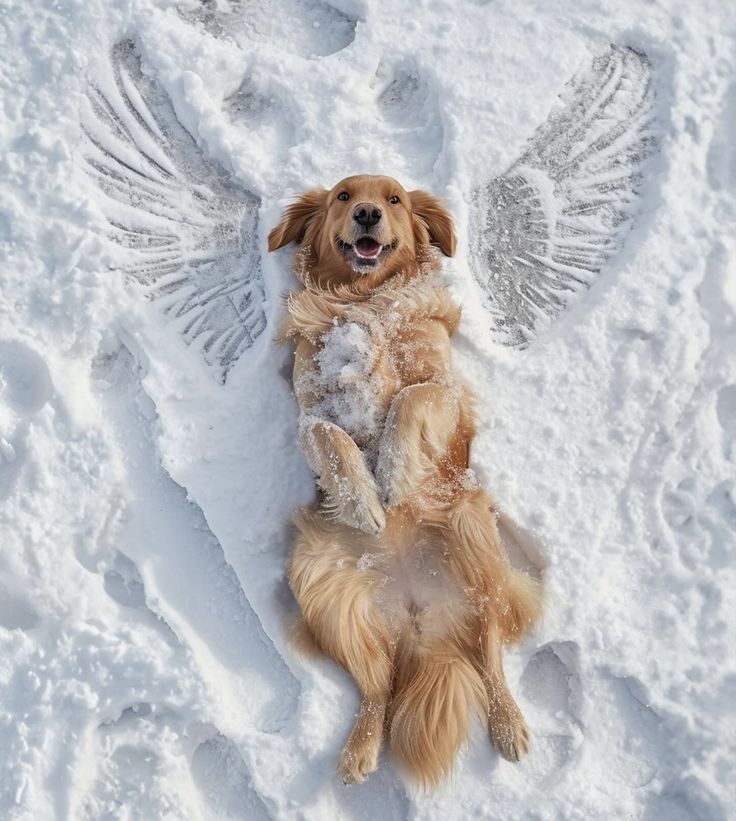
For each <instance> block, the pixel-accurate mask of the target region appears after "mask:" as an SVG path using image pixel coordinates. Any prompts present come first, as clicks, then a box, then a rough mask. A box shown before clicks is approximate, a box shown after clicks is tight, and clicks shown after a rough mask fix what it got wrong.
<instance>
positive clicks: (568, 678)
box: [521, 641, 583, 782]
mask: <svg viewBox="0 0 736 821" xmlns="http://www.w3.org/2000/svg"><path fill="white" fill-rule="evenodd" d="M578 657H579V648H578V646H577V644H575V643H574V642H570V641H564V642H550V643H549V644H546V645H544V647H542V648H541V649H540V650H538V651H537V652H536V653H535V654H534V656H532V658H531V659H530V661H529V663H528V664H527V666H526V669H525V670H524V673H523V674H522V677H521V693H522V695H523V698H524V700H525V702H526V703H527V705H528V706H525V713H527V721H528V723H529V726H530V727H532V728H534V753H533V755H532V756H530V758H529V764H528V766H529V767H530V768H531V770H532V773H533V776H534V777H535V778H536V779H537V780H538V781H542V782H544V781H546V780H548V779H553V778H554V779H557V778H558V777H559V775H560V773H561V771H563V770H564V769H566V768H567V767H569V766H570V765H571V764H572V763H573V762H574V761H575V760H576V759H577V757H578V756H579V753H580V748H581V745H582V743H583V727H582V723H581V720H580V713H581V700H582V690H581V682H580V674H579V672H578V669H579V660H578Z"/></svg>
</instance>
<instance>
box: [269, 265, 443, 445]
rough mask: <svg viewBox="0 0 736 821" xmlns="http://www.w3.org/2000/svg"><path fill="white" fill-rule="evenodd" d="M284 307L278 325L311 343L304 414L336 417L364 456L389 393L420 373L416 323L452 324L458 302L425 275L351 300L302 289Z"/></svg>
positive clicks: (384, 413)
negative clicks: (284, 319) (309, 400)
mask: <svg viewBox="0 0 736 821" xmlns="http://www.w3.org/2000/svg"><path fill="white" fill-rule="evenodd" d="M289 314H290V316H289V319H288V320H287V323H286V327H285V331H284V333H285V334H286V335H289V336H302V337H304V338H305V339H307V340H308V341H309V342H310V343H311V344H312V346H313V350H314V355H313V363H314V367H313V368H311V369H310V371H309V372H308V374H306V375H305V376H303V377H302V378H303V379H304V380H306V382H307V384H306V385H304V386H302V387H306V388H307V390H308V391H309V393H310V394H311V395H312V396H314V397H315V399H316V402H315V404H314V405H313V406H312V407H310V409H309V411H308V413H309V415H310V416H314V415H317V416H319V417H320V418H322V419H325V420H327V421H330V422H334V423H335V424H336V425H339V426H340V427H341V428H342V429H343V430H344V431H345V432H346V433H348V434H349V435H350V436H351V438H352V439H353V440H354V441H355V443H356V444H357V445H358V446H359V447H360V448H361V449H362V450H364V452H365V453H366V456H369V457H370V455H371V454H370V451H371V446H372V444H373V443H375V442H376V440H377V438H378V437H379V436H380V434H381V432H382V431H383V427H384V424H385V421H386V417H387V415H388V412H389V409H390V407H391V402H392V400H393V398H394V397H395V396H396V394H397V393H398V392H399V391H400V390H401V388H402V387H404V386H405V385H408V384H414V383H415V382H417V381H422V380H421V379H417V378H416V377H415V374H416V373H418V370H417V366H418V365H419V364H420V360H421V357H422V351H421V350H419V348H418V344H417V339H416V337H415V333H414V330H415V328H416V327H417V324H418V323H420V322H422V321H426V320H430V319H437V320H440V321H443V322H446V323H447V324H452V325H453V326H454V324H455V323H456V322H457V317H458V316H459V310H458V308H457V307H456V306H455V304H454V303H453V302H452V301H451V300H450V299H449V297H448V295H447V293H446V291H445V290H444V289H441V288H438V287H436V286H432V285H430V284H429V283H428V282H426V281H424V282H420V283H417V282H409V283H405V284H403V285H402V286H400V287H394V288H382V289H380V290H379V291H377V292H376V293H374V294H373V295H372V296H370V297H369V298H367V299H361V300H360V301H356V302H351V301H347V300H341V299H340V298H339V295H334V294H329V293H326V294H323V293H319V294H315V293H314V292H312V291H302V292H299V293H297V294H295V295H293V296H292V298H291V299H290V302H289Z"/></svg>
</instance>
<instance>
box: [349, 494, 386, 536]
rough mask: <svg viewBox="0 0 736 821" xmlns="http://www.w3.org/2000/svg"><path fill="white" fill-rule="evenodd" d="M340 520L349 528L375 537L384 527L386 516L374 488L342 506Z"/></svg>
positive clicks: (352, 498) (353, 497)
mask: <svg viewBox="0 0 736 821" xmlns="http://www.w3.org/2000/svg"><path fill="white" fill-rule="evenodd" d="M340 518H341V519H342V520H343V521H344V522H345V524H348V525H350V527H355V528H357V529H358V530H362V531H363V532H364V533H370V534H371V535H372V536H377V535H378V534H379V533H381V532H382V531H383V529H384V527H386V514H385V513H384V512H383V506H382V505H381V500H380V499H379V498H378V492H377V490H376V489H375V487H372V488H366V489H364V490H363V492H362V493H361V494H360V495H359V496H358V495H355V496H352V497H351V498H350V499H348V500H346V501H345V503H344V504H343V506H342V511H341V516H340Z"/></svg>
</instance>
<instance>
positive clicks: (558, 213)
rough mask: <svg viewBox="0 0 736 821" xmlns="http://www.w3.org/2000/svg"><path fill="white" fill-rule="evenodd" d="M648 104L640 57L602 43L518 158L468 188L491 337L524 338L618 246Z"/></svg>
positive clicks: (646, 73)
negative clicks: (502, 171)
mask: <svg viewBox="0 0 736 821" xmlns="http://www.w3.org/2000/svg"><path fill="white" fill-rule="evenodd" d="M653 104H654V94H653V90H652V83H651V67H650V64H649V61H648V60H647V58H646V57H645V56H644V55H642V54H640V53H639V52H637V51H634V50H633V49H631V48H622V47H619V46H611V48H610V49H609V51H608V52H607V53H605V54H603V55H600V56H598V57H596V58H595V59H594V60H593V62H592V65H591V66H590V67H589V68H587V69H586V70H584V71H582V72H581V73H579V74H578V75H576V76H575V77H574V78H573V79H572V80H571V81H570V83H569V84H568V85H567V86H566V88H565V90H564V92H563V93H562V94H561V95H560V104H559V106H558V107H557V108H556V109H555V110H554V111H553V112H552V113H551V114H550V115H549V117H548V119H547V121H546V122H545V123H544V124H543V125H542V126H540V127H539V128H538V129H537V131H536V132H535V133H534V135H533V136H532V138H531V140H530V141H529V142H528V144H527V146H526V149H525V151H524V153H523V154H522V156H521V157H520V158H519V160H518V161H517V162H515V163H514V164H513V165H512V166H511V168H509V170H508V171H507V172H506V173H505V174H503V175H502V176H500V177H496V178H495V179H493V180H491V181H490V182H489V183H487V184H486V185H484V186H481V187H479V188H477V189H476V190H475V191H474V192H473V194H472V197H471V219H470V226H471V232H470V233H471V240H470V261H471V268H472V270H473V272H474V275H475V278H476V279H477V281H478V283H479V284H480V286H481V288H482V290H483V292H484V294H485V298H486V304H487V307H488V308H489V309H490V311H491V313H492V317H493V328H492V331H493V335H494V338H495V339H496V341H497V342H499V343H501V344H503V345H507V346H519V345H524V344H525V343H527V342H529V341H530V340H531V339H533V338H534V337H535V336H536V335H537V334H538V332H539V330H540V329H541V328H542V327H544V326H545V325H546V324H548V322H549V321H550V320H551V319H553V318H554V317H555V316H556V315H557V314H558V313H559V312H560V311H561V310H562V308H563V307H564V306H566V305H567V304H569V302H570V301H571V299H572V298H574V295H576V294H578V293H580V292H582V291H584V290H585V288H586V287H587V286H588V285H589V284H590V283H591V282H592V281H593V279H594V278H595V276H596V275H597V274H598V273H599V272H600V270H601V268H602V267H603V266H604V265H605V264H606V263H607V262H608V261H609V260H610V259H611V257H612V256H613V254H614V253H616V251H618V250H619V249H620V247H621V246H622V244H623V241H624V239H625V237H626V234H627V233H628V231H629V228H630V227H631V224H632V221H633V217H634V215H635V213H636V207H637V203H638V194H639V189H640V187H641V183H642V171H643V168H644V164H645V162H646V160H647V158H648V157H649V156H650V155H651V154H652V152H653V150H654V147H655V144H656V136H655V132H654V129H653V118H654V115H653Z"/></svg>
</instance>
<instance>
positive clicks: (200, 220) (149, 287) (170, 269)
mask: <svg viewBox="0 0 736 821" xmlns="http://www.w3.org/2000/svg"><path fill="white" fill-rule="evenodd" d="M111 64H112V76H111V78H110V79H109V80H108V81H107V83H104V82H100V83H99V84H95V85H90V86H89V88H88V92H87V105H86V108H85V112H84V115H83V129H84V134H85V139H86V146H85V150H84V159H85V162H86V165H87V168H88V170H89V172H90V174H91V175H92V176H93V178H94V179H95V181H96V183H97V185H98V186H99V188H100V189H101V190H102V192H103V193H104V194H105V195H106V196H105V201H104V211H105V216H106V218H107V221H108V223H109V227H110V231H109V234H110V237H111V238H112V239H113V240H114V241H115V243H116V244H117V249H118V254H117V256H118V258H119V261H120V262H119V267H120V268H121V269H122V270H123V271H125V273H126V274H127V275H128V276H129V277H130V278H131V279H133V280H134V281H135V282H137V283H139V285H140V286H141V287H142V288H143V289H144V291H145V293H146V295H147V296H148V297H149V298H150V299H153V300H157V301H158V302H159V304H160V305H161V307H162V308H163V310H164V312H165V313H166V315H167V316H168V317H169V318H170V320H171V321H172V324H173V325H174V327H176V329H177V330H178V332H179V333H180V334H181V336H182V337H183V339H184V341H185V342H186V343H187V344H190V345H192V347H196V348H198V349H199V351H200V352H201V355H202V357H203V358H204V361H205V362H206V363H207V364H208V365H209V366H211V367H212V368H213V370H214V372H215V373H216V375H217V377H218V379H219V380H220V381H221V382H223V383H224V382H225V379H226V377H227V372H228V370H229V369H230V368H231V367H232V366H233V365H234V364H235V362H236V361H237V360H238V358H239V357H240V356H241V355H242V354H243V352H244V351H246V350H247V349H248V348H250V346H251V345H252V344H253V342H254V341H255V340H256V338H257V337H258V336H259V335H260V334H261V332H262V331H263V329H264V328H265V325H266V319H265V314H264V309H263V301H264V291H263V280H262V276H261V268H260V259H259V254H258V246H257V237H258V231H257V229H258V209H259V206H260V199H259V198H258V197H256V196H255V195H254V194H252V193H250V192H249V191H246V190H245V189H243V188H240V187H239V186H237V185H236V184H235V183H234V182H233V181H232V179H231V178H230V176H229V175H228V174H227V172H226V171H225V170H224V169H223V168H222V167H221V166H220V165H218V164H217V163H216V162H214V161H213V160H211V159H209V158H207V157H206V156H205V154H204V153H203V152H202V150H201V149H200V148H199V147H198V145H197V143H196V141H195V140H194V138H193V137H192V136H191V135H190V134H189V132H188V131H187V130H186V129H185V128H184V127H183V126H182V125H181V124H180V123H179V121H178V120H177V118H176V114H175V113H174V109H173V106H172V104H171V101H170V100H169V98H168V97H167V96H166V94H165V93H164V92H163V90H162V89H161V88H160V87H159V86H158V84H157V83H156V82H155V81H154V80H153V79H152V78H151V77H149V76H147V75H146V74H144V73H143V71H142V69H141V64H140V58H139V57H138V55H137V53H136V48H135V44H134V43H132V42H131V41H129V40H125V41H122V42H120V43H118V44H117V45H116V46H115V47H114V48H113V50H112V54H111Z"/></svg>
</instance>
